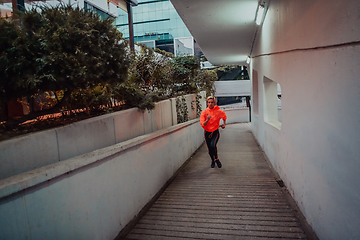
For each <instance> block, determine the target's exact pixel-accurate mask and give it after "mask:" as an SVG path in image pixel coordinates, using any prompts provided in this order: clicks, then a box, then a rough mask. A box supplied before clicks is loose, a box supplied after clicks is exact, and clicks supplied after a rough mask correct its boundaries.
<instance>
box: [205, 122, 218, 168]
mask: <svg viewBox="0 0 360 240" xmlns="http://www.w3.org/2000/svg"><path fill="white" fill-rule="evenodd" d="M204 135H205V141H206V145H207V147H208V149H209V155H210V157H211V160H213V161H215V160H216V159H217V158H218V155H217V148H216V144H217V143H218V141H219V138H220V133H219V130H218V129H217V130H215V131H213V132H207V131H205V133H204Z"/></svg>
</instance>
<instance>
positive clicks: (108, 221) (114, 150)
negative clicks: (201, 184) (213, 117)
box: [0, 119, 203, 240]
mask: <svg viewBox="0 0 360 240" xmlns="http://www.w3.org/2000/svg"><path fill="white" fill-rule="evenodd" d="M202 143H203V129H202V128H201V126H200V124H199V120H198V119H195V120H191V121H188V122H186V123H183V124H178V125H176V126H172V127H169V128H166V129H163V130H159V131H156V132H154V133H150V134H147V135H143V136H140V137H137V138H133V139H131V140H128V141H124V142H121V143H118V144H116V145H112V146H109V147H105V148H102V149H99V150H95V151H93V152H90V153H87V154H84V155H80V156H77V157H74V158H71V159H68V160H64V161H61V162H58V163H54V164H50V165H47V166H45V167H42V168H38V169H36V170H32V171H28V172H26V173H23V174H19V175H17V176H13V177H10V178H7V179H4V180H1V181H0V226H1V227H0V239H34V240H35V239H36V240H37V239H57V240H61V239H64V240H65V239H66V240H68V239H94V240H96V239H114V238H115V237H116V236H117V234H118V233H119V232H120V231H121V230H122V229H123V228H124V226H125V225H126V224H127V223H129V221H130V220H131V219H132V218H133V217H134V216H135V215H136V214H138V213H139V211H140V210H141V209H142V208H143V207H144V206H145V204H147V203H148V201H149V200H151V198H152V197H154V195H155V194H156V193H157V192H158V191H159V190H160V188H161V187H163V186H164V184H165V183H166V181H168V179H169V178H170V177H171V176H173V174H174V173H175V172H176V171H177V170H178V169H179V167H180V166H181V165H182V164H183V163H184V162H185V161H186V160H187V159H188V158H189V157H190V156H191V155H192V154H193V153H194V152H195V150H196V149H197V148H198V147H199V146H200V145H201V144H202Z"/></svg>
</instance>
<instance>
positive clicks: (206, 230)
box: [126, 124, 307, 240]
mask: <svg viewBox="0 0 360 240" xmlns="http://www.w3.org/2000/svg"><path fill="white" fill-rule="evenodd" d="M218 152H219V158H220V160H221V162H222V163H223V167H222V168H221V169H219V168H217V167H215V168H213V169H212V168H210V157H209V156H208V153H207V148H206V145H205V144H204V145H203V146H202V147H201V148H200V149H199V151H198V152H197V153H196V154H195V155H194V156H193V158H192V159H191V160H190V161H189V162H188V164H187V165H186V166H185V167H184V169H183V170H182V171H181V172H180V173H179V175H178V176H177V177H176V178H175V180H174V181H173V182H172V183H171V184H170V186H169V187H168V188H167V189H166V190H165V192H164V193H163V194H162V195H161V196H160V197H159V199H158V200H157V201H156V202H155V204H154V205H153V206H152V207H151V208H150V210H149V211H148V212H147V213H146V214H145V216H144V217H143V218H142V219H141V220H140V222H139V223H138V224H137V225H136V226H135V228H134V229H133V230H132V231H131V232H130V233H129V234H128V235H127V237H126V239H146V240H152V239H156V240H161V239H273V238H282V239H307V237H306V235H305V234H304V231H303V230H302V229H301V227H300V223H299V221H298V219H297V218H296V217H295V216H296V215H295V211H294V210H293V209H291V207H290V205H289V203H288V202H287V200H286V197H285V196H284V195H283V193H282V191H281V188H280V187H279V185H278V184H277V182H276V180H275V177H274V176H273V174H272V172H271V170H270V168H269V167H268V165H267V162H266V160H265V158H264V156H263V154H262V152H261V150H260V149H259V147H258V146H257V144H256V142H255V140H254V138H253V136H252V134H251V131H250V125H249V124H231V125H227V127H226V129H224V130H220V141H219V144H218Z"/></svg>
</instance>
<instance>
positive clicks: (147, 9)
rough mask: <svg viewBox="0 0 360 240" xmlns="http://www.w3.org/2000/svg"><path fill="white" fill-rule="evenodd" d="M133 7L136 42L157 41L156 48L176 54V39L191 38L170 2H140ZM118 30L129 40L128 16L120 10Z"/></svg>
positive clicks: (160, 0)
mask: <svg viewBox="0 0 360 240" xmlns="http://www.w3.org/2000/svg"><path fill="white" fill-rule="evenodd" d="M138 3H139V5H138V6H136V7H133V8H132V10H133V24H134V41H135V42H144V41H146V42H149V41H155V46H156V48H159V49H162V50H165V51H168V52H173V53H174V38H181V37H191V34H190V32H189V30H188V29H187V28H186V26H185V24H184V22H183V21H182V20H181V18H180V17H179V15H178V14H177V12H176V10H175V8H174V7H173V5H172V4H171V2H170V0H138ZM118 14H119V15H118V18H117V20H116V27H117V29H118V30H119V31H120V32H122V34H123V37H125V38H126V39H128V38H129V24H128V15H127V13H126V12H124V11H123V10H121V9H118Z"/></svg>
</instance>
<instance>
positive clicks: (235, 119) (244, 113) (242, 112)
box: [220, 106, 249, 124]
mask: <svg viewBox="0 0 360 240" xmlns="http://www.w3.org/2000/svg"><path fill="white" fill-rule="evenodd" d="M220 109H221V110H223V111H224V112H225V113H226V117H227V119H226V123H227V124H230V123H242V122H249V108H232V109H223V108H222V107H221V106H220Z"/></svg>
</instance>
